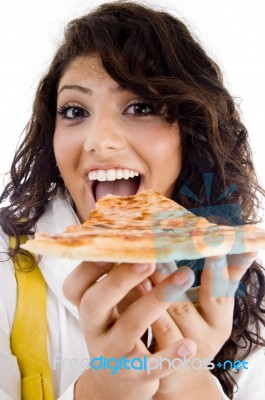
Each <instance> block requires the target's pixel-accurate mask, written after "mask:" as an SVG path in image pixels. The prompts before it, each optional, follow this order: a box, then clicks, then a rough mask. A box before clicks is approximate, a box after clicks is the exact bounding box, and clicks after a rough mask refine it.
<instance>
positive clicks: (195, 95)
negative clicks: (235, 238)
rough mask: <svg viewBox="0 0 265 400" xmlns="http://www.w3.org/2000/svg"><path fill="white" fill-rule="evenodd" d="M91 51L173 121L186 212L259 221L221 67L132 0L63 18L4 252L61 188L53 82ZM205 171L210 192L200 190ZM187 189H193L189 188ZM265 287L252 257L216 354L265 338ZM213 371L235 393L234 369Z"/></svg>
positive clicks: (7, 214) (18, 170) (7, 212)
mask: <svg viewBox="0 0 265 400" xmlns="http://www.w3.org/2000/svg"><path fill="white" fill-rule="evenodd" d="M92 53H96V54H98V55H99V56H100V58H101V60H102V63H103V66H104V68H105V70H106V71H107V73H108V74H109V75H110V76H111V77H112V78H113V79H114V80H115V81H116V82H117V83H118V84H119V85H121V86H122V87H125V88H127V89H128V90H131V91H132V92H134V93H136V94H137V95H139V96H141V97H142V98H144V99H146V100H148V101H150V102H151V103H152V104H154V105H155V107H156V112H157V113H160V114H161V115H162V116H163V118H165V120H166V121H168V123H170V124H171V123H173V122H175V121H178V123H179V126H180V131H181V140H182V147H183V165H182V169H181V172H180V175H179V177H178V178H177V180H176V184H175V188H174V190H173V193H172V198H173V199H174V200H175V201H177V202H178V203H179V204H181V205H183V206H184V207H186V208H189V209H190V208H192V209H193V210H196V209H197V210H199V208H201V209H204V210H205V209H208V210H210V209H211V206H214V205H216V199H218V198H219V200H218V204H219V205H225V206H226V208H227V209H228V208H229V207H228V206H230V205H232V204H237V205H238V209H239V210H240V212H238V213H235V214H234V217H235V218H234V220H233V221H229V220H228V218H227V216H225V218H226V219H227V221H228V224H232V225H233V224H238V223H244V224H254V223H257V222H259V221H260V218H259V216H258V215H259V214H258V212H259V210H260V209H261V199H262V198H263V196H264V191H263V189H262V188H261V187H260V185H259V183H258V181H257V178H256V174H255V170H254V166H253V162H252V155H251V150H250V147H249V144H248V133H247V130H246V128H245V126H244V125H243V124H242V122H241V121H240V114H239V111H238V110H237V106H236V105H235V102H234V100H233V98H232V96H231V95H230V94H229V93H228V91H227V89H226V88H225V87H224V84H223V78H222V73H221V71H220V69H219V67H218V65H217V64H216V63H215V62H214V61H213V60H212V59H211V58H210V57H209V56H208V55H207V54H206V52H205V51H204V49H203V47H202V46H201V44H200V43H199V42H198V40H197V39H196V38H194V37H193V35H192V34H191V32H190V31H189V30H188V28H187V27H186V25H185V24H184V23H183V22H181V21H180V20H179V19H178V18H176V17H175V16H173V15H170V14H168V13H167V12H165V11H163V10H153V9H151V8H149V7H147V6H143V5H140V4H137V3H133V2H128V1H121V2H113V3H106V4H103V5H101V6H99V7H98V8H97V9H96V10H94V11H93V12H91V13H89V14H87V15H84V16H82V17H81V18H78V19H75V20H73V21H71V22H70V23H69V24H68V25H67V27H66V30H65V37H64V41H63V43H62V44H61V46H60V47H59V49H58V51H57V52H56V54H55V56H54V59H53V61H52V64H51V66H50V68H49V70H48V72H47V74H46V75H45V76H44V77H43V78H42V80H41V82H40V84H39V86H38V89H37V92H36V97H35V101H34V105H33V113H32V117H31V119H30V121H29V123H28V124H27V127H26V130H25V138H24V140H23V142H22V144H21V145H20V146H19V148H18V149H17V151H16V154H15V157H14V160H13V163H12V166H11V172H10V177H11V178H10V181H9V183H8V184H7V185H6V187H5V189H4V191H3V193H2V195H1V197H0V201H1V202H3V201H4V200H6V199H9V201H10V205H7V206H5V207H2V209H1V211H0V223H1V226H2V229H3V230H4V232H6V233H7V234H8V235H14V236H16V237H17V248H16V249H15V251H14V252H13V253H12V254H11V252H10V255H11V257H14V256H15V254H16V253H17V251H19V244H20V241H19V236H20V235H28V234H31V233H33V232H34V227H35V225H36V222H37V220H38V219H39V218H40V216H41V215H42V214H43V212H44V210H45V207H46V205H47V203H48V201H49V199H50V198H52V197H53V196H54V195H55V194H56V192H57V191H58V189H59V188H61V189H63V190H65V188H64V182H63V180H62V178H61V176H60V173H59V170H58V167H57V165H56V161H55V156H54V151H53V134H54V129H55V117H56V98H57V89H58V83H59V81H60V78H61V77H62V75H63V73H64V71H65V70H66V68H67V67H68V66H69V63H70V62H72V61H73V60H74V59H76V58H77V57H79V56H82V55H87V54H92ZM209 173H210V174H212V175H211V177H212V181H211V194H210V195H209V193H208V194H207V195H206V193H205V185H204V180H205V176H206V175H205V174H209ZM208 176H209V175H208ZM185 188H186V189H187V188H188V189H189V191H190V192H189V193H191V192H192V193H194V194H196V197H194V196H187V191H185V190H184V189H185ZM229 188H233V190H229ZM222 193H226V194H227V196H221V194H222ZM196 198H197V199H199V200H200V202H199V203H198V202H196ZM223 217H224V216H223ZM198 265H199V262H198V263H197V267H198ZM192 267H194V268H195V269H196V265H195V266H192ZM197 269H198V268H197ZM264 289H265V279H264V274H263V270H262V267H261V265H259V264H258V262H257V261H255V262H253V264H252V265H251V267H250V268H249V269H248V271H247V272H246V274H245V275H244V277H243V278H242V281H241V285H240V287H239V289H238V291H237V293H236V298H235V309H234V324H233V329H232V333H231V336H230V338H229V339H228V340H227V342H226V343H225V344H224V346H223V347H222V349H221V350H220V352H219V353H218V354H217V355H216V357H215V360H225V359H230V360H235V359H236V357H237V352H238V350H239V348H240V349H241V351H242V352H243V355H242V359H243V358H244V357H246V356H247V355H248V354H249V352H250V351H251V350H252V349H253V346H257V345H263V346H264V345H265V341H264V339H263V338H262V337H261V335H260V324H265V318H264V312H265V310H264V309H263V308H262V300H263V294H264ZM242 293H243V294H242ZM217 362H218V361H217ZM212 373H213V374H214V375H216V376H217V377H218V379H219V380H220V382H221V384H222V386H223V388H224V391H225V393H226V394H227V396H228V397H229V398H230V399H232V398H233V392H234V388H235V381H234V379H233V375H232V372H231V371H224V370H222V369H214V370H213V371H212Z"/></svg>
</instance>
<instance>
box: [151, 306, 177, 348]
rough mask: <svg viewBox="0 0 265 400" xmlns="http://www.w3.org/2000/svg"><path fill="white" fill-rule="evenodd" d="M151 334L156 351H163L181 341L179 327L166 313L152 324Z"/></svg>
mask: <svg viewBox="0 0 265 400" xmlns="http://www.w3.org/2000/svg"><path fill="white" fill-rule="evenodd" d="M152 333H153V336H154V338H155V341H156V344H157V348H158V349H164V348H166V347H168V346H170V345H172V344H173V343H175V342H176V341H177V340H180V339H183V335H182V333H181V331H180V329H179V327H178V326H177V324H176V322H175V321H174V320H173V318H172V317H171V316H170V314H169V313H168V312H167V311H165V312H164V313H163V314H162V315H161V316H160V317H159V318H158V319H157V320H156V321H155V322H154V323H153V324H152Z"/></svg>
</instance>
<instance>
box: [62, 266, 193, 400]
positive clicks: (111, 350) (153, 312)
mask: <svg viewBox="0 0 265 400" xmlns="http://www.w3.org/2000/svg"><path fill="white" fill-rule="evenodd" d="M154 271H155V265H148V264H120V265H115V266H113V265H111V264H96V263H88V262H84V263H82V264H80V266H79V267H77V268H76V269H75V270H74V271H73V272H72V273H71V274H70V275H69V276H68V278H67V279H66V281H65V284H64V293H65V295H66V297H67V298H68V299H69V300H70V301H72V302H73V303H74V304H75V305H76V306H77V307H78V308H79V315H80V325H81V329H82V331H83V334H84V337H85V340H86V342H87V347H88V351H89V354H90V357H91V358H95V357H100V356H104V357H106V358H107V359H108V358H111V357H114V358H116V359H119V358H121V357H123V356H126V358H127V359H129V360H131V359H132V358H135V357H137V358H140V359H142V358H143V357H144V356H146V357H147V358H148V360H149V359H150V357H152V358H155V359H159V358H160V357H167V358H169V359H170V360H171V359H173V358H176V357H183V356H184V355H185V354H186V356H188V357H189V356H192V355H194V354H195V352H196V346H195V344H194V343H193V342H192V341H190V340H189V339H184V338H182V339H181V340H180V341H178V342H174V343H173V342H172V343H171V344H170V345H169V346H165V347H163V346H160V350H159V351H158V352H156V353H155V354H152V355H151V353H150V352H149V351H148V349H147V348H146V346H145V345H144V343H143V342H142V341H141V339H140V338H141V337H142V335H143V334H144V332H145V331H146V330H147V328H148V327H149V326H150V325H151V324H152V323H153V322H154V321H156V320H157V319H158V318H159V317H160V315H161V314H163V313H164V312H165V310H166V309H167V308H168V307H169V306H170V304H171V303H170V302H168V301H164V300H165V298H164V293H165V292H166V289H168V287H169V286H170V285H171V284H172V279H173V278H172V277H169V278H168V279H165V280H163V282H161V283H159V284H158V285H157V286H156V288H154V289H153V290H152V291H151V292H149V293H147V294H146V295H145V296H143V297H141V298H139V299H137V300H136V301H134V302H133V303H132V304H130V305H129V306H128V307H127V308H126V309H125V310H124V311H123V312H122V313H121V314H120V312H119V311H118V308H117V304H118V303H120V301H121V300H122V299H123V298H124V297H125V296H126V295H127V294H128V293H129V292H130V291H131V290H132V289H133V288H135V287H136V286H137V285H139V284H141V282H144V281H145V280H146V279H147V278H148V277H149V276H150V275H151V274H152V273H154ZM104 274H106V275H105V276H104ZM175 275H176V276H175V280H176V281H178V276H179V275H180V279H179V285H174V287H175V292H177V293H178V295H183V293H184V292H185V291H186V290H187V289H188V288H189V287H190V286H191V285H192V282H193V273H192V272H191V271H190V273H189V275H188V277H187V279H186V280H184V281H183V279H182V277H181V272H177V273H176V274H175ZM100 277H102V279H100V280H98V279H99V278H100ZM171 286H172V285H171ZM171 290H172V288H171ZM175 297H176V298H177V295H176V296H175ZM171 373H172V370H169V369H168V367H167V365H164V364H163V365H162V368H161V369H160V368H159V369H156V370H153V371H152V373H151V374H150V375H148V374H147V373H146V371H145V370H136V369H134V370H126V369H122V370H121V371H119V372H118V373H117V374H115V375H112V374H111V371H109V370H108V369H106V370H103V369H101V370H97V371H95V370H93V369H88V370H87V371H85V372H84V373H83V374H82V376H81V377H80V378H79V380H78V381H77V384H76V388H75V399H83V398H88V399H95V400H101V399H106V398H108V399H110V400H112V399H113V400H114V399H124V400H135V399H136V398H139V399H141V400H149V399H150V398H151V397H152V396H153V395H154V393H156V391H157V390H158V387H159V382H160V380H161V379H162V378H164V377H166V376H168V375H169V374H171ZM103 382H104V384H103Z"/></svg>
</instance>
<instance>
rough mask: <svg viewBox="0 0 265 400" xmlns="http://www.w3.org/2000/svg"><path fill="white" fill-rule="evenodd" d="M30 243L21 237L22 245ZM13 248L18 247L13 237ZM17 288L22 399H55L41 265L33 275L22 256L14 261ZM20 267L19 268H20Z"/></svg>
mask: <svg viewBox="0 0 265 400" xmlns="http://www.w3.org/2000/svg"><path fill="white" fill-rule="evenodd" d="M26 240H27V237H26V236H22V237H21V241H22V243H24V242H25V241H26ZM9 244H10V247H11V248H14V247H15V244H16V240H15V237H10V242H9ZM14 266H15V275H16V280H17V287H18V299H17V308H16V315H15V320H14V324H13V330H12V334H11V350H12V353H13V354H14V355H15V356H16V357H17V360H18V365H19V368H20V372H21V382H22V385H21V392H22V393H21V400H54V394H53V383H52V373H51V369H50V365H49V359H48V351H47V331H48V329H47V313H46V284H45V280H44V278H43V276H42V274H41V271H40V269H39V267H38V266H36V267H35V268H34V269H33V270H31V271H30V272H23V270H28V269H29V268H28V261H27V259H26V258H23V257H22V256H21V255H20V254H18V255H17V257H16V259H15V260H14ZM19 268H20V269H19Z"/></svg>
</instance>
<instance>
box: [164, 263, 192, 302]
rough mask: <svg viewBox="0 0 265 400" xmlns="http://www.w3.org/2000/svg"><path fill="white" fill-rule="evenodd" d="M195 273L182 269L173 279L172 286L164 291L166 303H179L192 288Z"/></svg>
mask: <svg viewBox="0 0 265 400" xmlns="http://www.w3.org/2000/svg"><path fill="white" fill-rule="evenodd" d="M193 282H194V273H193V271H192V270H191V269H189V268H187V267H181V268H180V269H179V270H178V271H177V272H176V273H175V274H174V275H173V276H172V277H171V285H169V286H167V287H166V288H165V289H164V290H163V293H164V298H165V301H177V300H179V299H180V298H181V296H182V295H183V294H184V293H185V292H186V291H187V290H188V289H189V288H190V287H191V286H192V284H193Z"/></svg>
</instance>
